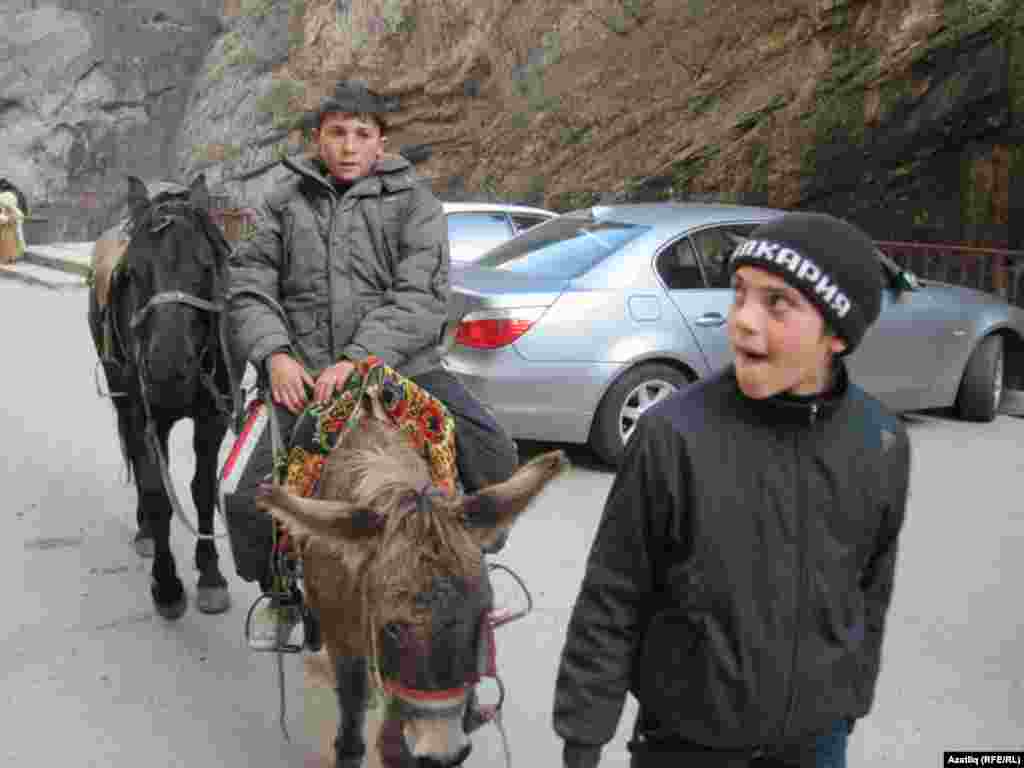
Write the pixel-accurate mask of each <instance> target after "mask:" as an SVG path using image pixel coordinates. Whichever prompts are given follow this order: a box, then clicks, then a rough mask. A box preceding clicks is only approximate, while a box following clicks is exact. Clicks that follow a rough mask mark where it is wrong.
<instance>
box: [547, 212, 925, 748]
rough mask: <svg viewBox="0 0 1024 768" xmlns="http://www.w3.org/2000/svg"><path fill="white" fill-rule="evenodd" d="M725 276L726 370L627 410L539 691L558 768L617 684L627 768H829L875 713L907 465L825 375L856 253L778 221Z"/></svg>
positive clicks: (851, 326)
mask: <svg viewBox="0 0 1024 768" xmlns="http://www.w3.org/2000/svg"><path fill="white" fill-rule="evenodd" d="M730 271H731V273H732V281H733V288H734V289H735V291H736V295H735V300H734V303H733V306H732V308H731V310H730V313H729V324H728V328H729V338H730V341H731V343H732V347H733V352H734V356H735V363H734V365H733V366H730V367H729V368H728V369H726V370H725V371H723V372H721V373H719V374H717V375H715V376H713V377H711V378H709V379H707V380H705V381H702V382H700V383H698V384H695V385H694V386H692V387H690V388H688V389H686V390H685V391H683V392H680V393H678V394H677V395H675V396H673V397H672V398H669V399H668V400H666V401H664V402H662V403H660V404H658V405H657V406H655V407H653V408H651V410H650V411H648V412H647V413H645V414H644V416H643V417H642V418H641V420H640V423H639V424H638V426H637V429H636V431H635V433H634V435H633V437H632V439H631V440H630V442H629V445H628V446H627V450H626V455H625V457H624V459H623V463H622V466H621V469H620V471H619V473H618V475H617V476H616V479H615V482H614V484H613V486H612V489H611V491H610V493H609V496H608V500H607V504H606V506H605V509H604V513H603V516H602V519H601V523H600V526H599V528H598V531H597V534H596V537H595V540H594V542H593V545H592V549H591V552H590V556H589V559H588V563H587V569H586V575H585V577H584V580H583V584H582V586H581V588H580V593H579V597H578V598H577V601H576V605H575V608H574V610H573V614H572V619H571V621H570V625H569V629H568V636H567V638H566V643H565V648H564V650H563V653H562V660H561V666H560V668H559V673H558V680H557V684H556V691H555V704H554V726H555V730H556V732H557V733H558V735H559V736H560V737H561V738H562V739H564V741H565V747H564V751H563V759H564V764H565V765H566V766H568V767H570V768H578V767H579V768H584V767H586V768H589V767H590V766H595V765H597V763H598V762H599V759H600V753H601V748H602V746H603V745H604V744H605V743H606V742H608V741H609V740H610V739H611V738H612V736H613V735H614V733H615V729H616V725H617V722H618V719H619V717H620V715H621V712H622V705H623V703H624V700H625V696H626V692H627V691H630V692H632V693H633V694H634V695H635V696H636V698H637V700H638V702H639V705H640V712H639V715H638V718H637V722H636V725H635V728H634V738H633V740H632V741H631V742H630V750H631V752H632V766H633V768H651V767H652V766H666V767H667V766H683V765H686V766H689V765H692V766H701V767H702V768H703V767H705V766H707V767H708V768H711V767H724V766H728V767H729V768H739V767H740V766H743V767H744V768H746V766H765V767H767V766H798V767H799V768H844V767H845V765H846V740H847V735H848V733H849V730H850V728H851V727H852V724H853V722H854V721H855V720H856V719H857V718H860V717H863V716H864V715H865V714H867V712H868V711H869V709H870V708H871V703H872V698H873V694H874V687H875V681H876V679H877V677H878V671H879V663H880V659H881V648H882V633H883V628H884V625H885V615H886V612H887V610H888V607H889V601H890V598H891V595H892V585H893V573H894V569H895V564H896V551H897V537H898V534H899V531H900V528H901V527H902V524H903V517H904V510H905V507H906V499H907V486H908V478H909V471H910V447H909V442H908V439H907V434H906V430H905V428H904V427H903V425H902V423H901V422H900V420H899V418H897V417H896V416H895V415H893V414H891V413H890V412H889V411H887V410H886V409H885V408H884V407H883V406H882V405H881V404H880V403H879V402H878V401H877V400H875V399H874V398H872V397H870V396H869V395H867V394H865V393H864V392H863V390H861V389H860V388H859V387H857V386H856V385H855V384H852V383H851V382H850V381H849V379H848V376H847V371H846V366H845V365H844V363H843V360H842V356H843V355H846V354H848V353H850V352H852V351H853V350H854V349H855V348H856V346H857V344H858V343H859V342H860V340H861V338H862V337H863V335H864V333H865V331H866V330H867V329H868V328H869V327H870V325H871V324H872V323H873V322H874V321H875V320H876V319H877V317H878V313H879V311H880V306H881V290H882V283H881V280H882V275H881V267H880V265H879V262H878V260H877V258H876V256H875V249H874V245H873V243H872V242H871V240H870V239H869V238H868V237H867V236H866V235H865V234H864V233H863V232H861V231H860V230H859V229H857V228H855V227H853V226H852V225H850V224H848V223H846V222H843V221H841V220H839V219H835V218H833V217H831V216H827V215H824V214H807V213H790V214H786V215H784V216H781V217H779V218H778V219H774V220H772V221H770V222H768V223H766V224H763V225H761V226H760V227H758V228H757V229H756V230H755V231H754V232H752V233H751V235H750V240H749V241H747V242H746V243H744V244H742V245H740V246H739V247H738V248H737V249H736V251H735V252H734V253H733V255H732V257H731V260H730Z"/></svg>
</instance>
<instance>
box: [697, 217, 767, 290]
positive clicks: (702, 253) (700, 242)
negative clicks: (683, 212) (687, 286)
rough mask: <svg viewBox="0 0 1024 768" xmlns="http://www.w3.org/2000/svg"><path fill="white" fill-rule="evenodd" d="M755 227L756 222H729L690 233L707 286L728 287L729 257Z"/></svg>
mask: <svg viewBox="0 0 1024 768" xmlns="http://www.w3.org/2000/svg"><path fill="white" fill-rule="evenodd" d="M756 227H757V225H756V224H731V225H729V226H725V227H711V228H709V229H702V230H701V231H700V232H696V233H694V234H693V235H691V238H692V239H693V243H694V246H695V247H696V249H697V253H698V255H699V258H700V261H701V265H702V266H703V267H704V273H705V274H706V275H707V280H708V286H709V287H711V288H728V287H729V257H730V256H731V255H732V252H733V251H734V250H735V249H736V246H737V245H739V244H740V243H742V242H743V240H744V239H746V237H747V235H749V234H750V233H751V232H752V231H753V230H754V229H755V228H756Z"/></svg>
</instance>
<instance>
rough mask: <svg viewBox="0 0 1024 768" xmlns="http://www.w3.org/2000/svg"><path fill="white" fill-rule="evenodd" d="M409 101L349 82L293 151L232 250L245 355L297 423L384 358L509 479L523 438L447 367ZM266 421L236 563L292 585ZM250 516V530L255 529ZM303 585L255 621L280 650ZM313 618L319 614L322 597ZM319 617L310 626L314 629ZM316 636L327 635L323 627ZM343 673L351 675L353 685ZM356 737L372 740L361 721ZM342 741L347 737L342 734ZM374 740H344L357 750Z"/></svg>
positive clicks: (442, 273) (466, 479) (442, 263)
mask: <svg viewBox="0 0 1024 768" xmlns="http://www.w3.org/2000/svg"><path fill="white" fill-rule="evenodd" d="M395 108H396V105H395V104H394V103H393V101H392V100H387V99H384V98H382V97H381V96H379V95H378V94H376V93H374V92H372V91H370V90H369V89H368V88H366V87H365V86H364V85H362V84H360V83H353V82H342V83H341V84H339V85H338V87H337V89H336V91H335V93H334V95H333V96H330V97H328V98H326V99H325V100H324V101H323V102H322V103H321V105H320V107H319V108H318V110H317V111H316V113H315V120H316V125H315V128H314V130H313V138H314V141H315V143H316V147H317V155H316V156H315V157H313V158H311V159H304V160H302V161H294V160H291V159H286V160H284V161H283V164H284V166H285V167H286V168H288V169H289V170H290V171H292V172H293V175H292V176H290V177H288V178H286V179H285V180H284V181H282V182H281V183H280V184H279V185H278V187H277V188H276V189H274V190H273V191H272V192H271V193H270V194H269V195H268V196H267V198H266V200H265V202H264V205H263V206H262V210H261V216H260V222H259V224H258V226H257V231H256V233H255V235H254V237H253V238H252V239H250V240H248V241H246V242H244V243H243V244H242V245H240V246H239V247H238V249H237V250H236V251H235V252H234V253H233V254H232V256H231V258H230V262H229V289H228V298H227V313H228V320H229V325H230V328H231V331H230V335H231V338H230V345H231V351H232V356H233V357H234V359H235V360H236V361H238V360H245V361H248V362H249V363H251V364H253V365H254V366H255V368H256V370H257V371H258V372H259V374H260V376H261V380H262V382H263V391H264V393H265V394H267V393H269V395H270V396H271V398H272V401H273V403H274V416H275V417H276V421H277V427H278V429H277V430H276V431H277V433H278V434H279V435H283V436H285V437H286V438H287V436H288V435H289V433H290V432H291V430H292V427H293V426H294V425H295V424H296V421H297V419H298V416H299V415H300V414H301V413H302V411H303V410H304V409H305V407H306V406H307V405H309V404H311V403H324V402H326V401H327V400H329V399H330V398H331V397H332V396H333V395H334V394H335V393H340V392H341V391H342V390H343V389H344V386H345V384H346V381H347V380H348V379H349V377H350V375H351V374H352V373H353V370H354V369H355V367H356V366H357V365H359V364H365V363H366V362H367V360H368V359H369V360H371V361H372V360H373V358H376V359H377V360H379V361H380V362H382V363H383V364H384V365H387V366H389V367H391V368H393V369H395V370H396V371H397V372H398V373H399V374H401V375H403V376H405V377H406V378H408V379H410V380H411V381H412V382H413V383H415V384H416V385H418V386H419V387H420V388H422V389H423V390H425V391H426V392H427V393H428V394H429V395H432V396H433V397H435V398H437V400H440V401H441V402H442V403H443V404H444V405H445V406H446V407H447V409H448V411H449V413H450V414H451V416H452V417H453V419H454V423H455V435H456V442H457V445H458V448H459V450H458V452H457V465H458V472H459V477H460V479H461V482H462V484H463V486H464V488H465V490H466V491H467V492H469V491H473V490H476V489H478V488H482V487H484V486H487V485H490V484H492V483H497V482H500V481H504V480H506V479H508V478H509V477H510V476H511V475H512V473H513V472H514V471H515V469H516V468H517V466H518V458H517V453H516V447H515V443H513V442H512V441H511V440H510V439H509V438H508V437H507V436H506V435H505V434H504V432H503V431H502V430H501V428H500V427H499V426H498V424H497V422H496V421H495V420H494V418H493V416H491V414H490V413H489V412H488V411H487V410H486V409H484V408H483V406H482V405H481V404H480V403H479V402H477V400H476V399H475V398H474V397H473V396H472V395H471V394H470V393H469V391H468V390H466V389H465V388H464V387H463V386H462V384H461V383H460V382H459V381H458V380H457V379H456V378H455V377H454V376H453V375H452V374H451V373H449V372H448V371H447V370H445V369H444V368H443V367H442V366H441V357H440V353H439V351H438V345H439V344H440V343H441V340H442V337H443V333H444V326H445V323H446V321H447V319H448V296H449V277H448V272H449V254H448V233H447V225H446V222H445V217H444V213H443V210H442V207H441V203H440V201H438V199H437V198H436V197H435V196H434V195H433V193H432V192H431V191H430V188H429V187H428V185H427V183H426V182H425V181H424V180H423V179H421V178H419V177H418V176H417V175H416V174H415V173H414V172H413V170H412V166H411V165H410V163H409V162H408V161H406V160H405V159H404V158H401V157H399V156H397V155H391V154H387V155H386V154H385V152H384V149H385V143H386V140H387V139H386V130H387V123H386V120H385V114H386V113H388V112H391V111H393V110H394V109H395ZM274 431H275V430H273V429H268V430H264V432H263V433H262V435H261V436H260V438H259V440H258V442H257V444H256V447H255V449H254V451H253V453H252V454H251V456H250V458H249V460H248V463H247V464H246V466H245V467H244V469H242V470H241V471H240V473H239V480H238V484H237V486H236V487H235V489H234V492H233V493H230V494H227V495H226V498H225V506H226V513H227V516H228V518H229V520H232V521H237V520H244V521H246V522H245V524H244V525H242V526H239V525H237V524H235V523H232V526H231V527H232V529H233V530H232V544H233V549H234V552H235V560H236V569H237V571H238V574H239V575H240V576H241V577H242V578H243V579H244V580H246V581H256V580H258V581H259V583H260V585H261V587H262V588H263V591H264V592H267V593H275V594H276V593H278V592H279V590H278V589H277V588H276V585H275V584H274V576H275V574H274V573H273V572H272V570H273V569H272V568H271V567H270V563H271V549H272V546H273V544H272V541H273V527H272V524H271V520H270V518H269V516H267V515H265V514H264V513H262V512H260V511H258V510H257V509H256V506H255V496H256V491H257V488H258V486H259V485H260V484H261V483H262V482H264V481H265V480H266V478H267V476H268V475H269V474H270V472H271V470H272V467H273V459H274V457H273V433H274ZM240 528H241V529H244V530H240ZM300 603H301V595H300V594H299V593H298V591H297V590H295V589H294V588H293V589H292V598H291V599H289V598H287V597H282V596H280V595H279V594H277V595H276V597H275V598H274V599H273V600H272V601H271V605H272V607H273V608H274V610H272V611H270V612H268V614H267V615H266V616H265V617H264V619H265V620H264V621H261V622H258V623H257V624H256V625H255V627H254V628H253V630H252V632H251V633H250V645H251V646H252V647H254V648H257V649H260V650H267V649H274V648H276V647H278V646H279V645H280V644H282V643H284V642H286V641H287V638H288V636H289V635H290V634H291V630H292V629H293V627H294V626H295V625H296V623H297V622H298V620H299V619H298V617H299V616H300V615H302V613H301V611H300V607H299V606H300ZM306 619H307V621H310V620H312V621H313V622H314V623H315V617H310V616H309V615H308V612H306ZM309 634H310V633H309V631H308V627H307V637H308V636H309ZM314 642H315V641H314ZM337 679H338V681H339V686H340V687H339V692H338V693H339V703H340V704H341V705H342V713H343V715H342V720H343V722H342V729H344V727H345V726H344V721H345V706H344V703H343V699H342V695H343V694H344V696H345V697H347V698H348V700H349V701H350V702H351V701H353V698H351V697H355V699H356V700H358V698H359V697H360V696H361V697H363V698H365V695H366V685H367V684H366V661H365V660H364V659H350V660H347V661H343V662H341V663H340V664H339V669H338V670H337ZM341 687H344V688H345V689H346V690H345V691H342V690H341ZM348 736H355V737H356V738H355V741H353V740H352V739H351V738H346V740H345V741H346V743H347V744H348V745H352V744H353V743H354V744H356V748H357V749H364V747H363V745H362V735H361V734H348ZM340 741H341V740H339V748H340ZM361 756H362V754H361V753H360V754H359V755H348V754H346V755H340V754H339V755H338V757H339V764H341V763H344V764H354V762H358V760H359V759H360V758H361Z"/></svg>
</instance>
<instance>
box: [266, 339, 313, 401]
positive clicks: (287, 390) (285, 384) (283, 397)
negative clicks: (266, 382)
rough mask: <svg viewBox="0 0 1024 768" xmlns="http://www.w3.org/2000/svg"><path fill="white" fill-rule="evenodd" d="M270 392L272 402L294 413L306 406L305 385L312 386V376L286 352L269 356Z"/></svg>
mask: <svg viewBox="0 0 1024 768" xmlns="http://www.w3.org/2000/svg"><path fill="white" fill-rule="evenodd" d="M269 368H270V394H271V395H272V396H273V398H274V402H275V403H277V404H279V405H283V406H284V407H285V408H287V409H288V410H289V411H291V412H292V413H294V414H298V413H300V412H301V411H302V409H303V408H305V407H306V403H307V402H308V400H309V398H308V397H307V396H306V387H307V386H308V387H309V388H310V389H312V388H313V386H314V384H313V377H312V376H310V375H309V373H307V372H306V369H305V368H304V367H303V366H302V364H301V363H299V362H298V361H297V360H296V359H295V358H293V357H292V356H291V355H289V354H288V353H286V352H275V353H274V354H272V355H271V356H270V365H269Z"/></svg>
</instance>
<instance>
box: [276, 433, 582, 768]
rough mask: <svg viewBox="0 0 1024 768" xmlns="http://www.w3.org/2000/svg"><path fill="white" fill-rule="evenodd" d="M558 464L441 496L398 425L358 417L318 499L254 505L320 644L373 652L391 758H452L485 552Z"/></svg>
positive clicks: (475, 650) (477, 647) (488, 598)
mask: <svg viewBox="0 0 1024 768" xmlns="http://www.w3.org/2000/svg"><path fill="white" fill-rule="evenodd" d="M565 466H567V461H566V459H565V456H564V454H563V453H562V452H561V451H555V452H551V453H547V454H544V455H542V456H539V457H537V458H535V459H534V460H532V461H531V462H529V463H528V464H526V465H524V466H523V467H521V468H520V469H519V470H518V471H517V472H516V473H515V474H514V475H513V476H512V477H511V478H510V479H508V480H507V481H505V482H503V483H500V484H497V485H493V486H491V487H489V488H486V489H483V490H481V491H478V492H476V493H474V494H470V495H465V494H457V495H448V494H446V493H444V492H442V491H441V490H439V489H436V488H435V487H434V486H432V485H431V481H430V474H429V469H428V465H427V463H426V461H425V460H424V458H423V456H422V454H421V453H419V452H417V451H416V450H414V449H413V448H412V447H411V446H410V445H409V444H408V442H407V441H406V440H405V438H404V437H403V436H402V435H401V434H400V433H399V432H398V431H397V430H396V429H394V428H392V427H390V426H388V425H385V424H383V423H382V422H381V421H379V420H376V419H372V418H366V419H364V421H363V423H362V424H361V425H360V428H358V429H352V430H350V431H349V433H348V434H347V435H346V436H345V437H344V438H342V440H340V441H339V443H338V444H337V445H336V447H335V448H334V449H333V450H332V452H331V453H330V454H329V456H328V457H327V459H326V463H325V465H324V469H323V474H322V476H321V486H320V487H321V494H320V498H315V499H313V498H311V499H305V498H300V497H298V496H295V495H293V494H291V493H289V492H288V491H286V490H285V489H284V488H282V487H280V486H269V485H268V486H264V487H263V488H262V489H261V496H260V498H259V501H258V503H259V505H260V507H261V508H262V509H264V510H265V511H267V512H269V513H270V514H271V515H273V516H274V518H276V519H277V520H278V521H280V522H281V523H282V524H283V525H284V527H285V528H286V529H287V530H288V533H289V535H290V536H291V539H292V542H293V544H294V545H295V546H296V548H297V549H298V551H299V552H300V553H301V556H302V560H303V572H304V578H305V583H306V587H307V591H308V594H309V598H310V602H311V604H312V605H313V607H314V608H315V609H317V611H318V612H319V613H320V617H321V624H322V630H323V637H324V643H325V645H326V646H327V648H328V649H329V650H330V651H331V652H332V655H333V654H339V655H341V656H366V657H367V658H369V659H370V668H371V670H372V671H373V673H374V675H375V677H376V682H377V686H378V688H379V689H381V690H382V691H383V692H384V694H385V695H386V696H387V697H388V700H389V705H388V706H389V711H390V712H391V713H393V714H397V718H396V719H393V720H392V721H391V722H392V723H399V722H400V724H401V725H400V727H399V730H398V732H397V734H396V735H394V736H393V738H394V740H395V741H397V744H390V745H389V744H387V743H381V744H380V749H381V751H382V753H384V752H388V751H390V752H393V753H395V754H391V755H390V759H389V761H388V764H414V763H415V761H416V760H420V761H421V764H425V763H423V762H422V761H426V762H428V763H429V762H431V761H432V763H433V764H436V765H439V766H454V765H458V764H459V763H461V762H462V761H463V760H465V758H466V756H467V755H468V754H469V750H470V743H469V739H468V736H467V734H466V732H465V729H464V715H465V710H466V705H467V700H468V696H469V693H470V691H471V689H472V687H473V685H474V684H475V683H476V682H477V681H478V679H479V663H480V655H479V654H480V653H481V651H482V650H483V648H482V646H481V643H482V642H483V636H484V632H485V630H486V626H485V625H486V622H487V619H488V614H489V612H490V610H491V608H492V591H491V587H490V581H489V579H488V577H487V570H486V569H487V566H486V563H485V562H484V560H483V555H482V550H483V549H484V548H486V547H489V546H491V545H493V543H494V542H495V541H496V540H497V539H499V538H502V537H503V536H504V535H505V534H506V533H507V531H508V529H509V528H511V526H512V525H513V524H514V523H515V522H516V520H517V519H518V518H519V516H520V515H521V514H522V513H523V512H524V511H525V510H526V508H527V506H528V505H529V503H530V502H531V501H532V500H533V499H534V498H535V497H536V496H537V494H538V493H540V491H541V490H542V489H543V488H544V486H546V485H547V483H548V482H550V481H551V480H552V479H553V478H554V477H555V476H556V475H557V474H558V473H559V472H560V471H561V470H562V469H563V468H564V467H565ZM403 758H404V759H403Z"/></svg>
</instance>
